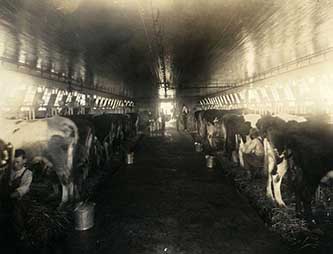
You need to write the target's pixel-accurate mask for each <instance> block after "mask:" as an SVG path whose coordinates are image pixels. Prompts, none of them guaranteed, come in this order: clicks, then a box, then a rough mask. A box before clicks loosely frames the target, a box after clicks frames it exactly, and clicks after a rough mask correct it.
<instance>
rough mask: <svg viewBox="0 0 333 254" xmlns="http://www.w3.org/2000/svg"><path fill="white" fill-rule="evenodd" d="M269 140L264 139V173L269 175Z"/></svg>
mask: <svg viewBox="0 0 333 254" xmlns="http://www.w3.org/2000/svg"><path fill="white" fill-rule="evenodd" d="M267 142H268V141H267V138H264V171H265V173H266V174H269V172H268V156H269V155H268V147H267Z"/></svg>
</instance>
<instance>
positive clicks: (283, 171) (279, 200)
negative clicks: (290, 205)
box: [272, 160, 288, 207]
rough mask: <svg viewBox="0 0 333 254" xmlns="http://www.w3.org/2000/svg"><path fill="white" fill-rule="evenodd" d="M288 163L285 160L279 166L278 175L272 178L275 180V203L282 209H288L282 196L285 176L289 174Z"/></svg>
mask: <svg viewBox="0 0 333 254" xmlns="http://www.w3.org/2000/svg"><path fill="white" fill-rule="evenodd" d="M287 167H288V165H287V161H286V160H283V161H282V162H281V163H280V164H279V165H277V174H276V175H274V176H272V178H273V181H272V183H273V190H274V196H275V201H276V203H277V204H278V206H280V207H286V204H285V203H284V201H283V200H282V195H281V183H282V179H283V177H284V175H285V174H286V172H287Z"/></svg>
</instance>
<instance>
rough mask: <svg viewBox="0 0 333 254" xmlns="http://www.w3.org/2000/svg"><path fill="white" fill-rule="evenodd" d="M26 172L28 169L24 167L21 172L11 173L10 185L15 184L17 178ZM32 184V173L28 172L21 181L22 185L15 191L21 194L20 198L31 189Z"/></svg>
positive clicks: (13, 171)
mask: <svg viewBox="0 0 333 254" xmlns="http://www.w3.org/2000/svg"><path fill="white" fill-rule="evenodd" d="M25 170H26V167H23V168H22V169H21V170H19V171H15V170H12V171H11V173H10V183H9V184H11V182H13V181H14V180H15V179H16V178H18V177H20V176H21V175H22V174H23V173H24V171H25ZM31 182H32V172H31V171H30V170H27V171H26V172H25V173H24V175H23V176H22V179H21V185H20V187H18V188H17V189H16V190H15V191H17V192H18V193H19V194H20V197H23V196H24V195H25V194H26V193H27V192H28V191H29V189H30V184H31Z"/></svg>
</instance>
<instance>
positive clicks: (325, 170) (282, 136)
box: [259, 117, 333, 221]
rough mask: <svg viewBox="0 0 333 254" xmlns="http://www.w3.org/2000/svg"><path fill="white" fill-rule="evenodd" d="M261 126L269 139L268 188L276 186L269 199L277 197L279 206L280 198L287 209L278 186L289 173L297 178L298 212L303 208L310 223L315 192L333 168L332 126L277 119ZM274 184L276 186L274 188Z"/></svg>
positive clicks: (271, 118) (265, 122)
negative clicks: (270, 176)
mask: <svg viewBox="0 0 333 254" xmlns="http://www.w3.org/2000/svg"><path fill="white" fill-rule="evenodd" d="M259 125H260V128H261V129H263V131H264V132H265V135H266V145H267V149H268V158H267V167H268V170H269V171H271V172H272V173H271V175H272V178H271V182H268V186H271V185H273V191H274V195H273V193H270V192H271V189H269V188H267V194H268V196H271V197H273V196H274V197H275V200H276V201H277V202H279V201H278V200H277V197H278V198H279V199H280V205H285V204H284V202H283V200H282V197H281V193H280V186H279V185H277V184H276V183H279V182H280V181H281V180H282V177H283V175H284V173H285V172H286V170H287V169H289V170H290V171H292V172H293V173H294V174H293V175H294V176H295V177H294V179H293V187H294V191H295V196H296V212H297V213H298V214H300V212H301V210H302V208H303V209H304V215H305V218H306V219H307V220H309V221H311V220H312V218H313V216H312V210H311V201H312V199H313V196H314V194H315V191H316V189H317V187H318V185H319V183H320V182H321V180H322V179H324V178H325V177H329V175H330V172H331V169H332V168H333V143H332V140H333V126H332V125H330V124H327V123H324V122H318V121H299V122H297V121H295V120H292V121H289V122H286V121H283V120H282V119H280V118H274V117H266V118H264V119H262V121H261V122H260V123H259ZM272 183H273V184H272ZM274 184H275V185H277V186H276V187H275V188H274ZM279 184H281V182H280V183H279ZM273 200H274V198H273Z"/></svg>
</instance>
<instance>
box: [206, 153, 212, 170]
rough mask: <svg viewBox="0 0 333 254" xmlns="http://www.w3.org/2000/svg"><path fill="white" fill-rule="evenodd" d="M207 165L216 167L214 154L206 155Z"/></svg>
mask: <svg viewBox="0 0 333 254" xmlns="http://www.w3.org/2000/svg"><path fill="white" fill-rule="evenodd" d="M206 166H207V168H213V167H214V156H211V155H206Z"/></svg>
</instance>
